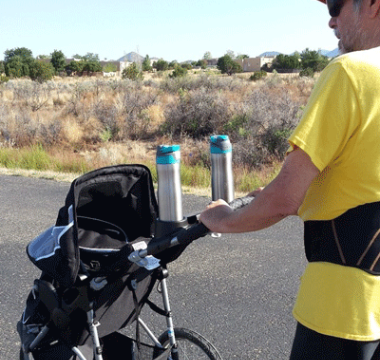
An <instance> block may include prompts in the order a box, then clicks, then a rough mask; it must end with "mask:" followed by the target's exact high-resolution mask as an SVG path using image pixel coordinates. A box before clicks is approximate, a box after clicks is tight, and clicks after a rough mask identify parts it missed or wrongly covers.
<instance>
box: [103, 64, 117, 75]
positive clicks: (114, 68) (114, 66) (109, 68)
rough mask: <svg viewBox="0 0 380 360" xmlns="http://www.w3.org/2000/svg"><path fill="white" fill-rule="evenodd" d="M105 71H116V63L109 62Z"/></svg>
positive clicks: (104, 68)
mask: <svg viewBox="0 0 380 360" xmlns="http://www.w3.org/2000/svg"><path fill="white" fill-rule="evenodd" d="M103 71H104V72H106V73H109V72H116V71H117V67H116V65H115V64H113V63H108V64H107V65H105V66H104V67H103Z"/></svg>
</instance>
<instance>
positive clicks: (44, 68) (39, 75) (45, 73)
mask: <svg viewBox="0 0 380 360" xmlns="http://www.w3.org/2000/svg"><path fill="white" fill-rule="evenodd" d="M54 73H55V69H54V67H53V65H52V64H51V63H46V62H44V61H42V60H37V61H35V62H34V64H32V65H31V67H30V70H29V76H30V78H31V79H32V80H36V81H38V82H44V81H48V80H51V79H52V78H53V76H54Z"/></svg>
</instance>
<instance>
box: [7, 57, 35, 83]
mask: <svg viewBox="0 0 380 360" xmlns="http://www.w3.org/2000/svg"><path fill="white" fill-rule="evenodd" d="M4 67H5V74H6V75H7V76H9V77H10V78H20V77H23V76H29V66H28V65H26V64H25V63H23V61H22V58H21V56H20V55H15V56H12V57H11V58H10V59H9V60H8V61H7V62H6V63H5V65H4Z"/></svg>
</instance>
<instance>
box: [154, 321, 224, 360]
mask: <svg viewBox="0 0 380 360" xmlns="http://www.w3.org/2000/svg"><path fill="white" fill-rule="evenodd" d="M174 335H175V339H176V343H177V346H178V358H179V359H178V360H203V359H209V360H222V357H221V356H220V354H219V352H218V350H217V349H216V348H215V346H214V345H213V344H211V342H210V341H208V340H207V339H206V338H204V337H203V336H202V335H200V334H198V333H197V332H195V331H193V330H189V329H185V328H175V329H174ZM158 340H159V342H160V343H161V344H162V345H163V346H167V345H169V335H168V332H167V331H166V332H164V333H163V334H162V335H160V336H159V338H158ZM160 353H161V352H160V350H159V349H157V350H155V351H154V354H153V359H155V358H156V357H157V356H159V355H160ZM171 359H172V358H171V357H169V358H168V360H171Z"/></svg>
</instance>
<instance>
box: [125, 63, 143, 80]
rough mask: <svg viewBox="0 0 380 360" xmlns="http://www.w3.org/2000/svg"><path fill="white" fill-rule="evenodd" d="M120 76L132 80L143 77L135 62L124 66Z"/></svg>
mask: <svg viewBox="0 0 380 360" xmlns="http://www.w3.org/2000/svg"><path fill="white" fill-rule="evenodd" d="M121 76H122V78H123V79H130V80H133V81H135V80H142V79H143V74H142V73H141V71H140V70H139V68H138V66H137V64H136V63H135V62H134V63H132V64H131V65H129V66H128V67H127V68H125V69H124V70H123V72H122V73H121Z"/></svg>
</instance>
